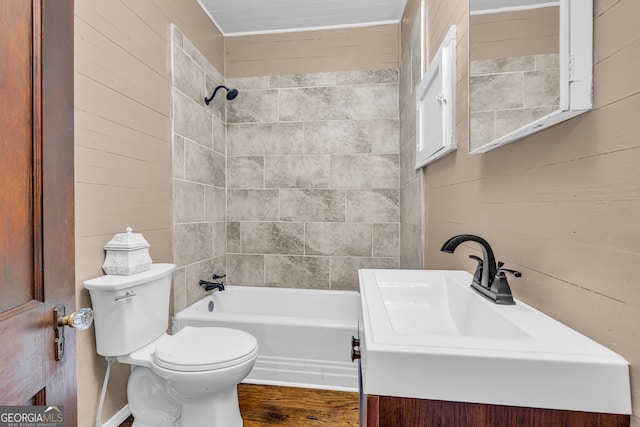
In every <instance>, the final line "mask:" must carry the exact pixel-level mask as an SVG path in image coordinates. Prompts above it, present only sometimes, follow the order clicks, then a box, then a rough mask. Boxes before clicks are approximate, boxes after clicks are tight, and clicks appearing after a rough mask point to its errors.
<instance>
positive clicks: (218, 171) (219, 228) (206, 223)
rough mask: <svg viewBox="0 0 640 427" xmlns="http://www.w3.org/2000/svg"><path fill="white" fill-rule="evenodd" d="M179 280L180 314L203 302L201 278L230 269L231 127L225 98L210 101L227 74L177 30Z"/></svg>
mask: <svg viewBox="0 0 640 427" xmlns="http://www.w3.org/2000/svg"><path fill="white" fill-rule="evenodd" d="M171 53H172V71H173V72H172V78H173V85H172V86H173V87H172V91H173V93H172V104H173V108H172V114H173V156H172V157H173V158H172V164H173V190H172V192H173V195H172V207H173V262H174V263H175V264H176V272H175V274H174V280H173V289H172V291H173V295H172V302H173V304H172V309H173V311H174V312H176V311H179V310H181V309H182V308H184V307H186V306H188V305H190V304H192V303H193V302H195V301H197V300H199V299H201V298H202V297H203V296H204V295H205V292H204V291H203V290H202V288H200V286H198V281H199V279H206V278H211V275H212V273H213V272H216V273H220V274H224V271H225V266H226V257H225V255H226V156H225V155H226V123H225V105H224V101H223V100H224V96H220V95H221V94H218V96H217V97H216V99H214V101H213V102H212V103H211V104H210V105H209V106H206V105H205V103H204V97H205V96H208V95H210V94H211V92H212V91H213V88H214V87H215V86H216V85H218V84H222V83H224V78H223V77H222V74H220V72H219V71H218V70H217V69H216V68H214V67H213V66H212V65H211V63H209V61H208V60H207V59H206V58H205V57H204V56H203V55H202V54H201V53H200V52H199V51H198V50H197V49H196V48H195V47H194V45H193V44H191V42H189V40H187V38H186V37H184V36H183V35H182V33H181V32H180V31H179V30H178V29H177V28H176V27H175V26H174V27H173V43H172V52H171Z"/></svg>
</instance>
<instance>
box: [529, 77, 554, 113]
mask: <svg viewBox="0 0 640 427" xmlns="http://www.w3.org/2000/svg"><path fill="white" fill-rule="evenodd" d="M559 105H560V70H559V69H555V70H541V71H531V72H528V73H524V106H525V107H526V108H532V107H546V106H555V107H558V106H559Z"/></svg>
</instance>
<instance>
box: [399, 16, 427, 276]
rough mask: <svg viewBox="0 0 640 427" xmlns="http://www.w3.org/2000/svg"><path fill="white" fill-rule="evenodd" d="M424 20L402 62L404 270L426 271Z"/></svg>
mask: <svg viewBox="0 0 640 427" xmlns="http://www.w3.org/2000/svg"><path fill="white" fill-rule="evenodd" d="M421 49H422V47H421V41H420V19H419V18H416V19H415V24H414V25H413V28H412V30H411V33H410V36H409V40H408V41H407V45H406V47H405V49H404V50H403V53H402V58H401V62H400V267H401V268H422V265H423V256H422V254H423V249H422V248H423V242H422V218H423V215H422V203H423V202H422V199H423V196H422V169H419V170H416V169H415V164H416V103H415V100H416V91H415V90H416V86H417V85H418V84H419V83H420V79H421V57H422V51H421Z"/></svg>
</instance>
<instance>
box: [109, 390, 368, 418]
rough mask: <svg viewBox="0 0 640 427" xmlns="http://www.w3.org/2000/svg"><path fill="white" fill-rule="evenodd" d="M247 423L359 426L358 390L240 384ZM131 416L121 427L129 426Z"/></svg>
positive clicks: (242, 410) (241, 405) (241, 407)
mask: <svg viewBox="0 0 640 427" xmlns="http://www.w3.org/2000/svg"><path fill="white" fill-rule="evenodd" d="M238 400H239V402H240V413H241V414H242V418H243V419H244V426H243V427H271V426H279V427H328V426H331V427H357V426H358V425H359V416H358V394H357V393H349V392H344V391H332V390H316V389H309V388H295V387H276V386H266V385H257V384H239V385H238ZM132 422H133V417H129V418H128V419H127V420H126V421H125V422H124V423H123V424H121V425H120V427H129V426H131V423H132Z"/></svg>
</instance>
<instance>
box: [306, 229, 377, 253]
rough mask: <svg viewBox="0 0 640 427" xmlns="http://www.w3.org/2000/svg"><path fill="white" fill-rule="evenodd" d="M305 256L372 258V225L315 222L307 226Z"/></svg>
mask: <svg viewBox="0 0 640 427" xmlns="http://www.w3.org/2000/svg"><path fill="white" fill-rule="evenodd" d="M305 237H306V241H305V254H307V255H327V256H336V255H344V256H371V254H372V229H371V224H360V223H336V222H325V223H321V222H313V223H308V224H305Z"/></svg>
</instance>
